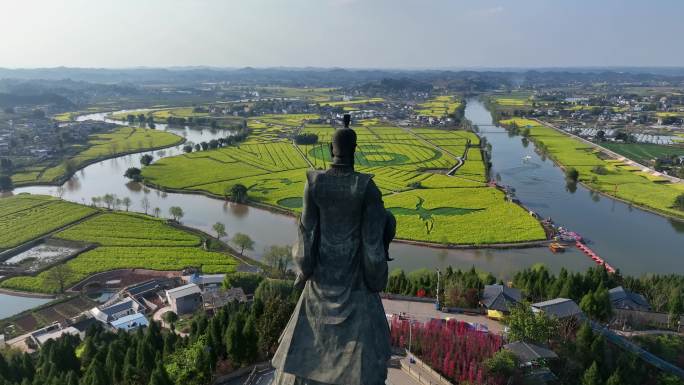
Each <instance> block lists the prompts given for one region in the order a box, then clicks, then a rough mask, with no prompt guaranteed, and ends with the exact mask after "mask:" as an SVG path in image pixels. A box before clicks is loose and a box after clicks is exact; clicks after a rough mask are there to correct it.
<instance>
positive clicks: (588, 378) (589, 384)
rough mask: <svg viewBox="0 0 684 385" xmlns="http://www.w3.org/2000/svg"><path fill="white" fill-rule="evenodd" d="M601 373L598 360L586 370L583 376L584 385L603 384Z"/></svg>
mask: <svg viewBox="0 0 684 385" xmlns="http://www.w3.org/2000/svg"><path fill="white" fill-rule="evenodd" d="M602 384H603V382H602V381H601V374H600V373H599V370H598V365H597V364H596V361H594V363H593V364H591V366H590V367H589V369H587V370H586V371H585V372H584V375H583V376H582V385H602Z"/></svg>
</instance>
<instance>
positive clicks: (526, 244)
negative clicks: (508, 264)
mask: <svg viewBox="0 0 684 385" xmlns="http://www.w3.org/2000/svg"><path fill="white" fill-rule="evenodd" d="M143 184H144V185H145V186H147V187H150V188H154V189H158V190H160V191H165V192H172V193H178V194H194V195H201V196H205V197H207V198H211V199H216V200H223V201H225V200H226V199H225V197H224V196H220V195H218V194H213V193H211V192H208V191H203V190H185V189H174V188H169V187H164V186H159V185H156V184H152V183H149V182H146V181H144V182H143ZM226 202H228V201H226ZM244 204H245V205H248V206H251V207H256V208H258V209H261V210H266V211H268V212H271V213H273V214H277V215H283V216H287V217H290V218H298V217H299V214H298V213H295V212H292V211H289V210H285V209H283V208H281V207H278V206H273V205H270V204H268V203H264V202H258V201H254V200H248V201H247V202H246V203H244ZM517 206H518V207H520V208H521V209H523V210H526V211H529V210H528V209H527V208H526V207H524V206H523V205H522V204H517ZM394 242H397V243H403V244H408V245H413V246H423V247H428V248H435V249H453V250H459V249H462V250H468V249H519V248H532V247H543V246H547V245H548V244H549V242H550V241H549V240H548V239H543V240H532V241H521V242H504V243H482V244H453V243H436V242H428V241H419V240H413V239H405V238H395V239H394Z"/></svg>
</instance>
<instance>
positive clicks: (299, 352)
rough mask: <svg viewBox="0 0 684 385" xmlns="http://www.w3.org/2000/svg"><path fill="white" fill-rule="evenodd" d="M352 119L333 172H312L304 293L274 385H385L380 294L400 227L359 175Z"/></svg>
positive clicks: (336, 147)
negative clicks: (397, 229)
mask: <svg viewBox="0 0 684 385" xmlns="http://www.w3.org/2000/svg"><path fill="white" fill-rule="evenodd" d="M349 122H350V117H349V116H348V115H345V119H344V123H345V127H344V128H343V129H340V130H337V131H336V132H335V134H334V135H333V140H332V144H331V146H330V151H331V156H332V164H331V168H330V169H329V170H327V171H309V172H307V183H306V187H305V188H304V208H303V211H302V216H301V218H300V222H299V242H298V245H297V247H295V252H294V261H295V265H296V268H297V273H298V275H297V280H296V282H295V285H298V286H299V287H302V288H303V292H302V295H301V297H300V298H299V302H298V303H297V306H296V308H295V311H294V314H293V315H292V318H291V319H290V321H289V323H288V325H287V327H286V328H285V331H284V332H283V334H282V336H281V338H280V346H279V347H278V350H277V351H276V353H275V356H274V357H273V361H272V363H273V366H274V367H275V368H276V374H275V380H274V382H273V384H274V385H327V384H339V385H381V384H384V383H385V380H386V378H387V360H389V358H390V340H389V327H388V324H387V319H386V318H385V311H384V308H383V306H382V301H381V300H380V296H379V295H378V293H379V292H380V291H382V290H383V289H384V288H385V285H386V284H387V260H389V257H388V248H389V243H390V242H391V240H392V238H394V232H395V226H396V222H395V221H394V216H392V214H390V213H389V212H388V211H386V210H385V208H384V205H383V202H382V195H381V193H380V190H379V189H378V187H377V186H376V185H375V183H374V182H373V179H371V178H372V176H371V175H368V174H362V173H359V172H355V171H354V151H355V149H356V133H355V132H354V130H352V129H350V128H349Z"/></svg>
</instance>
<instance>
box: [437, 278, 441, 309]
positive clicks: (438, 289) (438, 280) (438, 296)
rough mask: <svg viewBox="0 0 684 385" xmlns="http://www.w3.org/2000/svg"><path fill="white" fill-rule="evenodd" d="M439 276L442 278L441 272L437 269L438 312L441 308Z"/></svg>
mask: <svg viewBox="0 0 684 385" xmlns="http://www.w3.org/2000/svg"><path fill="white" fill-rule="evenodd" d="M439 276H440V271H439V269H437V310H439V309H440V308H441V306H440V304H439Z"/></svg>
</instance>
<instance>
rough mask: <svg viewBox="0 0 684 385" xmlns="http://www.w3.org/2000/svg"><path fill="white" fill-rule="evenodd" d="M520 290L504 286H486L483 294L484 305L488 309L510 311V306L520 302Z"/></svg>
mask: <svg viewBox="0 0 684 385" xmlns="http://www.w3.org/2000/svg"><path fill="white" fill-rule="evenodd" d="M521 299H522V295H521V294H520V290H518V289H514V288H510V287H507V286H504V285H486V286H485V287H484V291H483V293H482V299H481V302H482V305H484V306H485V307H486V308H487V309H491V310H500V311H508V310H509V308H510V305H512V304H515V303H518V302H520V300H521Z"/></svg>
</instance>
